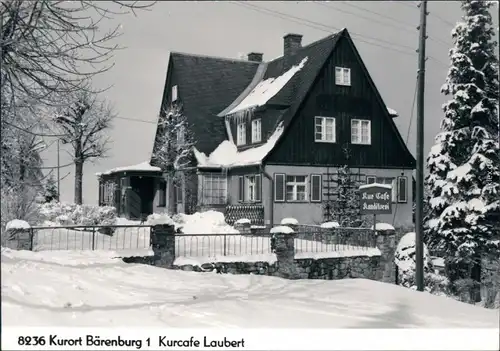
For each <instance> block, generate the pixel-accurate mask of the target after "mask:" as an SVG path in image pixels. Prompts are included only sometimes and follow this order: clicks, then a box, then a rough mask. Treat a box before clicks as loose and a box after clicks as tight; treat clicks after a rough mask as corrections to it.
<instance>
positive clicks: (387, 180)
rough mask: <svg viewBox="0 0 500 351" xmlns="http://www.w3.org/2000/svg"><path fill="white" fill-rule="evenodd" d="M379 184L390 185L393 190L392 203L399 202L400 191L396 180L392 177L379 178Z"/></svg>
mask: <svg viewBox="0 0 500 351" xmlns="http://www.w3.org/2000/svg"><path fill="white" fill-rule="evenodd" d="M377 183H378V184H386V185H390V186H391V187H392V190H391V198H392V202H396V201H397V193H398V190H397V184H396V178H392V177H377Z"/></svg>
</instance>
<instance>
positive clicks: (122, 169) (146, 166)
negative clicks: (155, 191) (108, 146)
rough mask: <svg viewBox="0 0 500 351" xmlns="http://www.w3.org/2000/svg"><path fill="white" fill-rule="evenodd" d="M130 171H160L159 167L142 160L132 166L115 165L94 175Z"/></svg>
mask: <svg viewBox="0 0 500 351" xmlns="http://www.w3.org/2000/svg"><path fill="white" fill-rule="evenodd" d="M131 171H136V172H160V171H161V168H160V167H155V166H151V165H150V164H149V162H148V161H146V162H142V163H139V164H136V165H133V166H126V167H117V168H113V169H110V170H107V171H105V172H102V173H96V174H95V175H96V176H98V177H99V176H101V175H109V174H113V173H117V172H131Z"/></svg>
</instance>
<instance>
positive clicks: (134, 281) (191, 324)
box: [1, 249, 499, 328]
mask: <svg viewBox="0 0 500 351" xmlns="http://www.w3.org/2000/svg"><path fill="white" fill-rule="evenodd" d="M1 259H2V267H1V269H2V324H3V325H4V326H25V327H28V326H80V327H100V326H101V327H112V326H122V327H124V326H129V327H145V326H156V327H186V328H200V327H208V328H211V327H215V328H237V327H249V328H257V327H262V328H272V327H289V328H343V327H345V328H412V327H422V328H423V327H429V328H498V320H499V311H498V310H487V309H483V308H480V307H475V306H472V305H468V304H465V303H460V302H457V301H454V300H452V299H448V298H445V297H439V296H433V295H430V294H428V293H419V292H415V291H411V290H409V289H406V288H402V287H398V286H395V285H390V284H384V283H380V282H375V281H369V280H363V279H353V280H336V281H323V280H285V279H280V278H273V277H266V276H256V275H230V274H215V273H194V272H182V271H172V270H166V269H162V268H156V267H152V266H146V265H138V264H125V263H123V262H122V261H120V260H118V259H115V258H113V254H112V253H110V252H107V253H103V252H92V251H88V252H84V253H78V252H62V251H61V252H58V253H55V252H49V251H45V252H28V251H24V252H23V251H12V250H9V249H2V255H1Z"/></svg>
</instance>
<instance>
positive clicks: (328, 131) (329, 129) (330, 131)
mask: <svg viewBox="0 0 500 351" xmlns="http://www.w3.org/2000/svg"><path fill="white" fill-rule="evenodd" d="M335 139H336V138H335V118H333V117H321V116H317V117H315V118H314V141H316V142H322V143H334V142H335Z"/></svg>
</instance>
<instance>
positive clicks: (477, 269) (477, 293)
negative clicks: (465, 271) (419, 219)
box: [470, 257, 481, 303]
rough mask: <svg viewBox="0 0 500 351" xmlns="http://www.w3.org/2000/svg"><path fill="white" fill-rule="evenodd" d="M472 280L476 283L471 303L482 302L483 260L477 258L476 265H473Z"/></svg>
mask: <svg viewBox="0 0 500 351" xmlns="http://www.w3.org/2000/svg"><path fill="white" fill-rule="evenodd" d="M470 273H471V274H470V277H471V279H472V280H473V281H474V282H475V283H476V284H474V286H473V287H472V291H471V301H473V302H476V303H478V302H481V259H480V258H479V257H476V259H475V260H474V263H472V267H471V272H470Z"/></svg>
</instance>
